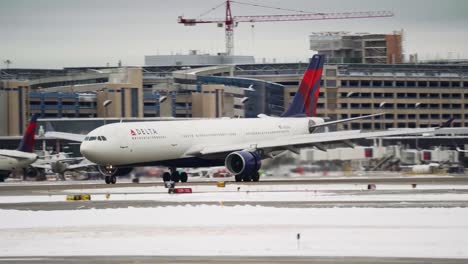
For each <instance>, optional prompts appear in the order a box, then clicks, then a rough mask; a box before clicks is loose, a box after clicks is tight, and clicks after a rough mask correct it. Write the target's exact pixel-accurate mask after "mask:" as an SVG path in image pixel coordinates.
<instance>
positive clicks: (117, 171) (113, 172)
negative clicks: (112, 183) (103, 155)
mask: <svg viewBox="0 0 468 264" xmlns="http://www.w3.org/2000/svg"><path fill="white" fill-rule="evenodd" d="M98 170H99V172H101V173H102V174H103V175H104V176H125V175H127V174H129V173H130V172H131V171H132V170H133V168H117V167H114V166H98Z"/></svg>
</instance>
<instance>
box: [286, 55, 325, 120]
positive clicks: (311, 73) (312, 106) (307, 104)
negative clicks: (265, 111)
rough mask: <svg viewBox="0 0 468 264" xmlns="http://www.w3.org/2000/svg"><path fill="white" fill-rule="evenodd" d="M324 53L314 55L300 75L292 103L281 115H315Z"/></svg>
mask: <svg viewBox="0 0 468 264" xmlns="http://www.w3.org/2000/svg"><path fill="white" fill-rule="evenodd" d="M324 61H325V56H324V55H318V54H317V55H314V56H313V57H312V59H311V60H310V62H309V66H308V67H307V70H306V71H305V73H304V76H303V77H302V81H301V83H300V84H299V89H298V91H297V92H296V95H295V96H294V99H293V102H292V104H291V105H290V106H289V108H288V110H286V112H284V114H283V115H282V117H304V116H309V117H313V116H315V114H316V112H317V101H318V97H319V94H320V80H321V79H322V72H323V63H324Z"/></svg>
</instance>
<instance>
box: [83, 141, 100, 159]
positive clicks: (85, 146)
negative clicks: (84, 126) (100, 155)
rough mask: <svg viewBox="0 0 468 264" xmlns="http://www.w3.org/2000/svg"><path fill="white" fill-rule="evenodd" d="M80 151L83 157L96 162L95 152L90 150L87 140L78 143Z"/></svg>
mask: <svg viewBox="0 0 468 264" xmlns="http://www.w3.org/2000/svg"><path fill="white" fill-rule="evenodd" d="M80 152H81V155H83V157H85V158H86V159H87V160H90V161H92V162H96V155H95V154H96V153H95V152H94V151H92V147H91V146H90V144H89V143H88V142H83V143H81V145H80Z"/></svg>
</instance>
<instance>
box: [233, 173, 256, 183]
mask: <svg viewBox="0 0 468 264" xmlns="http://www.w3.org/2000/svg"><path fill="white" fill-rule="evenodd" d="M235 179H236V182H241V181H244V182H250V181H253V182H258V181H259V180H260V173H258V171H255V172H253V173H241V174H237V175H235Z"/></svg>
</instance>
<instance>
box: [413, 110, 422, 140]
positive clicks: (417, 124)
mask: <svg viewBox="0 0 468 264" xmlns="http://www.w3.org/2000/svg"><path fill="white" fill-rule="evenodd" d="M420 106H421V103H420V102H417V103H415V104H414V109H417V108H419V107H420ZM414 112H415V113H416V128H418V127H420V125H419V114H418V111H414ZM418 146H419V142H418V137H416V142H415V147H416V149H418Z"/></svg>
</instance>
